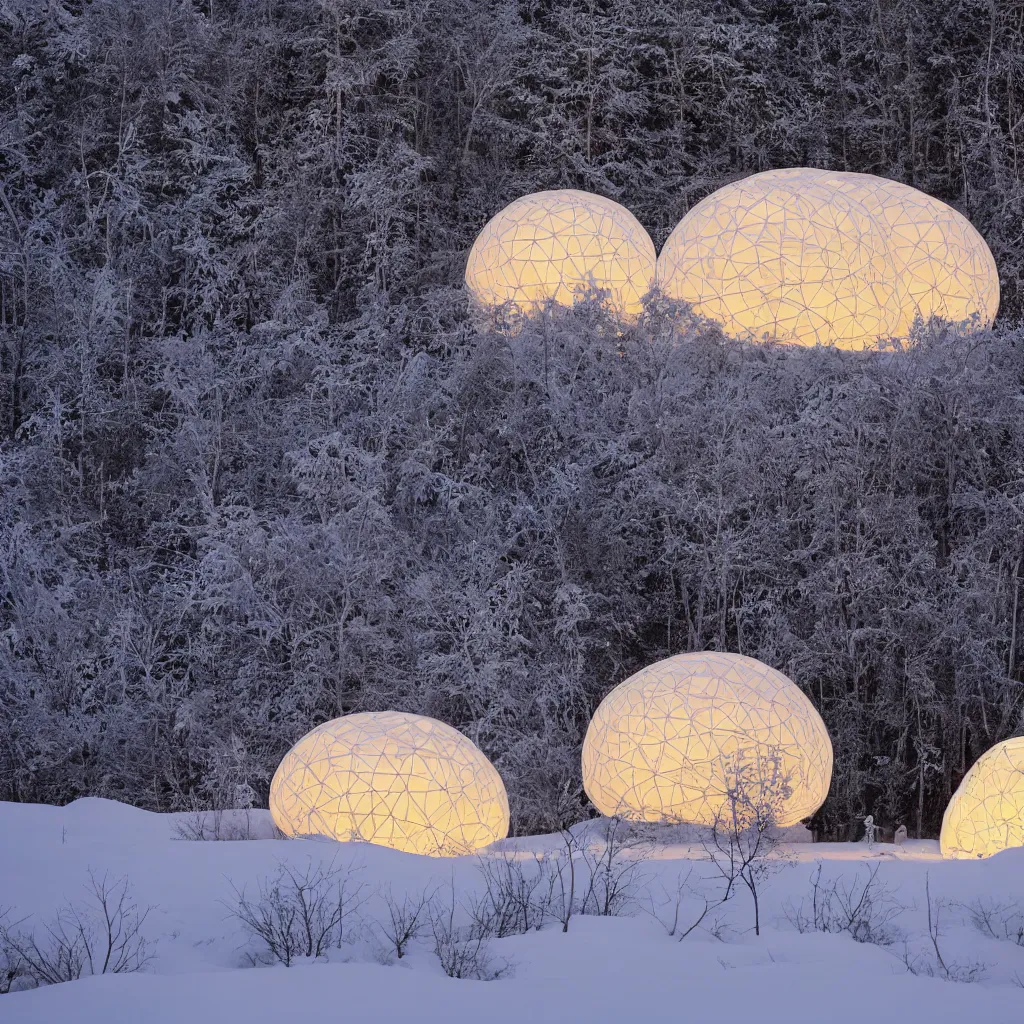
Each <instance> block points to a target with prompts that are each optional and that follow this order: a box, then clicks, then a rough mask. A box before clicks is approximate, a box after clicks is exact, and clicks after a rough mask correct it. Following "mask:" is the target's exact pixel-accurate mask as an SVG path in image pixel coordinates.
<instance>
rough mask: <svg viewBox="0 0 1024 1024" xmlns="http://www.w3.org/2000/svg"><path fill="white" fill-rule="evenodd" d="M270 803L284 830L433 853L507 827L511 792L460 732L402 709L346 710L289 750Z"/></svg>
mask: <svg viewBox="0 0 1024 1024" xmlns="http://www.w3.org/2000/svg"><path fill="white" fill-rule="evenodd" d="M270 812H271V815H272V817H273V819H274V822H275V823H276V824H277V827H278V828H280V829H281V831H282V832H284V833H285V834H286V835H290V836H301V835H322V836H328V837H331V838H333V839H338V840H340V841H342V842H347V841H350V840H363V841H365V842H369V843H376V844H378V845H380V846H390V847H392V848H393V849H396V850H405V851H406V852H409V853H422V854H427V855H428V856H432V857H446V856H459V855H461V854H465V853H471V852H473V851H474V850H478V849H480V848H481V847H484V846H487V845H488V844H489V843H493V842H494V841H495V840H496V839H503V838H504V837H505V836H506V835H508V825H509V814H508V797H507V795H506V793H505V786H504V783H503V782H502V781H501V776H500V775H498V772H497V771H496V770H495V768H494V766H493V765H492V764H491V763H490V761H488V760H487V758H486V757H485V756H484V755H483V753H481V751H480V750H479V749H478V748H477V747H476V746H475V745H474V744H473V743H472V742H471V741H470V740H468V739H467V738H466V737H465V736H463V735H462V733H460V732H457V731H456V730H455V729H453V728H451V726H448V725H445V724H444V723H443V722H438V721H436V720H435V719H433V718H425V717H423V716H421V715H410V714H405V713H403V712H399V711H380V712H367V713H363V714H357V715H346V716H345V717H343V718H336V719H334V720H333V721H330V722H325V723H324V724H323V725H320V726H318V727H317V728H316V729H313V730H312V732H309V733H307V734H306V735H305V736H303V737H302V739H301V740H299V742H298V743H296V744H295V746H294V747H292V749H291V750H290V751H289V752H288V753H287V754H286V755H285V757H284V760H283V761H282V762H281V764H280V766H279V767H278V769H277V772H276V773H275V774H274V779H273V782H272V783H271V786H270Z"/></svg>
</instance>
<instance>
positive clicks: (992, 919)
mask: <svg viewBox="0 0 1024 1024" xmlns="http://www.w3.org/2000/svg"><path fill="white" fill-rule="evenodd" d="M967 910H968V912H969V913H970V916H971V921H972V922H973V924H974V927H975V928H977V929H978V931H979V932H981V933H982V934H983V935H987V936H989V938H992V939H998V940H999V941H1000V942H1012V943H1014V944H1015V945H1017V946H1024V910H1022V909H1021V905H1020V904H1019V903H991V902H988V901H985V900H978V901H977V902H976V903H972V904H971V905H970V906H968V907H967Z"/></svg>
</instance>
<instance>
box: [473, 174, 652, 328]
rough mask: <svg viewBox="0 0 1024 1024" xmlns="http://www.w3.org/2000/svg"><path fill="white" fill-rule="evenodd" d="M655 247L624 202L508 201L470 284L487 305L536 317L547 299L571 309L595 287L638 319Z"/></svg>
mask: <svg viewBox="0 0 1024 1024" xmlns="http://www.w3.org/2000/svg"><path fill="white" fill-rule="evenodd" d="M655 263H656V253H655V249H654V243H653V242H652V241H651V239H650V237H649V236H648V234H647V232H646V231H645V230H644V229H643V227H642V226H641V225H640V222H639V221H638V220H637V219H636V218H635V217H634V216H633V215H632V214H631V213H630V212H629V210H627V209H626V208H625V207H623V206H620V205H619V204H618V203H615V202H612V200H610V199H605V198H603V197H602V196H596V195H591V194H590V193H589V192H578V191H575V190H573V189H561V190H557V191H551V192H535V193H533V194H532V195H527V196H523V197H522V198H520V199H517V200H515V202H513V203H510V204H509V205H508V206H506V207H505V209H503V210H502V211H501V212H500V213H498V214H496V215H495V216H494V217H492V218H491V220H490V221H488V223H487V224H486V226H485V227H484V229H483V231H481V232H480V234H479V236H478V237H477V240H476V242H475V243H474V244H473V248H472V250H471V251H470V254H469V260H468V262H467V264H466V285H467V287H468V288H469V290H470V292H471V293H472V295H473V297H474V298H475V300H476V301H477V302H478V303H479V304H480V305H481V306H484V307H495V306H502V305H505V304H506V303H509V304H511V305H512V306H513V307H514V308H515V309H516V310H518V311H519V312H521V313H530V312H534V311H535V310H537V309H539V308H542V307H543V306H544V305H545V304H547V303H548V302H555V303H558V304H560V305H564V306H571V305H572V304H573V303H574V302H575V301H576V300H577V299H578V298H579V296H580V295H581V294H583V293H585V292H586V291H587V290H588V289H589V288H596V289H599V290H601V291H603V292H606V293H607V298H608V301H609V303H610V305H611V306H612V307H613V308H614V309H615V310H617V311H618V312H619V313H622V314H625V315H635V314H637V313H639V312H640V310H641V309H642V301H641V300H642V299H643V297H644V295H646V294H647V292H648V291H650V289H651V285H652V284H653V281H654V270H655Z"/></svg>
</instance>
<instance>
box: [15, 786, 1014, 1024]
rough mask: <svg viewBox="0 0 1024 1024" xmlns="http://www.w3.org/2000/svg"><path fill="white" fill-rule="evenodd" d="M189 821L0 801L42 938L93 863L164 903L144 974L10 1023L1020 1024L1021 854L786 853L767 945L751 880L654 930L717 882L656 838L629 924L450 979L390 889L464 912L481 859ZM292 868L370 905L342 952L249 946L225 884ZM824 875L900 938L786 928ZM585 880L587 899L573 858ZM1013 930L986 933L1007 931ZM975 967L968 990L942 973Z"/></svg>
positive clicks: (77, 991)
mask: <svg viewBox="0 0 1024 1024" xmlns="http://www.w3.org/2000/svg"><path fill="white" fill-rule="evenodd" d="M208 824H209V825H211V826H212V824H213V823H212V822H209V823H208ZM192 825H193V822H192V820H191V819H190V818H189V817H188V816H181V815H157V814H150V813H147V812H144V811H138V810H135V809H133V808H131V807H127V806H124V805H121V804H117V803H113V802H110V801H104V800H94V799H88V800H79V801H77V802H75V803H74V804H71V805H70V806H68V807H64V808H56V807H44V806H34V805H18V804H0V835H2V836H3V841H2V843H0V878H2V879H3V884H2V888H0V906H13V908H14V910H13V911H12V912H11V913H10V914H8V918H7V920H8V922H10V921H13V920H19V919H25V920H24V921H23V923H22V925H21V926H20V927H21V929H22V931H23V932H24V931H25V930H28V929H32V928H33V927H34V928H35V929H36V930H37V934H39V935H42V934H43V932H42V929H43V925H44V924H45V922H46V921H47V920H49V919H51V918H52V916H53V915H54V913H56V911H57V910H58V909H59V908H60V907H61V906H64V905H66V904H67V902H68V901H69V900H70V901H82V900H84V899H85V896H86V893H85V889H84V885H85V883H86V882H87V881H88V878H89V873H90V871H91V872H92V873H93V875H94V876H97V877H102V876H103V875H104V874H105V875H106V877H107V878H108V879H109V880H116V879H119V878H122V877H127V878H128V879H129V880H130V883H131V887H132V893H133V896H134V898H135V900H136V901H137V903H138V904H139V905H140V906H143V907H145V906H152V907H153V909H152V911H151V912H150V914H149V916H148V917H147V919H146V920H145V922H144V931H145V934H146V936H147V938H148V939H149V940H150V941H151V943H152V949H153V952H154V957H153V959H152V960H151V962H150V963H149V964H148V965H147V967H146V969H145V970H144V971H143V972H141V973H134V974H118V975H105V976H102V977H87V978H84V979H82V980H80V981H75V982H69V983H65V984H59V985H50V986H45V987H42V988H37V989H33V990H29V991H20V992H14V993H11V994H9V995H5V996H0V1021H11V1022H18V1024H22V1022H24V1024H29V1022H33V1024H56V1022H82V1024H87V1022H103V1024H119V1022H136V1021H138V1022H144V1024H172V1022H173V1024H178V1022H186V1021H187V1022H190V1024H205V1022H214V1021H216V1022H223V1021H240V1022H245V1024H258V1022H264V1021H266V1022H271V1021H273V1022H275V1024H278V1022H280V1021H295V1020H300V1019H303V1018H307V1019H310V1020H314V1019H315V1020H321V1021H328V1020H330V1021H344V1022H348V1021H352V1022H356V1021H358V1022H364V1021H365V1022H384V1021H416V1020H418V1021H446V1022H453V1024H458V1022H463V1021H465V1022H477V1021H486V1022H488V1024H505V1022H509V1024H511V1022H513V1021H514V1022H516V1024H537V1022H547V1021H552V1022H554V1021H558V1022H560V1024H565V1022H573V1021H617V1020H653V1021H679V1022H704V1021H709V1022H726V1021H743V1022H744V1024H749V1022H751V1021H786V1022H798V1021H807V1022H810V1021H814V1022H823V1021H836V1022H839V1021H857V1022H864V1021H872V1020H904V1021H915V1022H916V1021H931V1022H934V1021H958V1022H959V1021H964V1020H979V1021H984V1022H985V1024H1003V1022H1005V1024H1010V1022H1014V1024H1020V1022H1024V987H1022V986H1024V945H1020V944H1018V941H1017V940H1016V933H1015V931H1014V928H1015V925H1014V922H1015V921H1016V920H1017V919H1016V918H1014V917H1013V914H1014V911H1013V910H1012V909H1010V908H1011V906H1012V905H1014V904H1016V905H1017V906H1018V907H1019V911H1018V913H1019V914H1021V915H1024V850H1016V851H1009V852H1007V853H1004V854H1001V855H999V856H997V857H993V858H991V859H989V860H985V861H979V862H963V861H958V862H944V861H942V860H941V859H940V858H939V855H938V848H937V844H936V843H932V842H911V843H909V844H908V845H907V846H905V847H903V848H901V849H899V850H897V849H895V848H894V847H892V846H887V845H882V844H879V845H877V846H874V847H872V848H868V847H867V846H865V845H862V844H858V845H854V844H817V845H812V844H807V843H800V844H787V845H784V846H782V847H780V848H779V850H778V851H777V854H779V855H781V856H780V858H779V860H778V863H777V864H776V865H775V870H774V873H771V874H770V876H769V877H768V878H767V879H766V880H765V881H764V882H763V884H762V894H761V921H762V929H761V935H760V936H755V935H754V934H753V931H752V920H753V919H752V903H751V900H750V897H749V894H748V893H747V892H746V890H741V891H740V892H738V894H737V895H736V896H735V897H734V898H733V899H731V900H729V901H728V902H727V903H726V904H724V905H723V906H722V907H720V908H719V909H718V910H717V911H713V912H712V913H710V914H709V915H708V917H707V918H706V919H705V920H704V922H702V926H701V927H699V928H697V929H695V930H694V931H693V932H692V933H691V934H690V935H689V936H687V937H686V938H685V939H684V940H683V941H677V940H676V938H674V937H670V936H669V934H668V931H667V928H666V926H665V924H664V923H662V922H670V919H671V917H672V915H673V914H674V909H675V901H676V893H677V891H678V889H679V885H678V882H679V880H680V879H681V878H685V877H686V876H687V873H688V872H690V874H689V879H688V883H687V884H688V886H689V888H688V889H686V890H684V892H683V899H682V901H681V903H680V923H681V924H683V925H687V924H689V923H690V922H691V921H692V920H693V918H694V917H695V916H696V914H697V913H698V911H699V909H700V907H701V906H702V905H703V904H702V900H701V894H704V895H706V896H707V897H708V898H713V897H714V895H715V893H716V892H718V891H719V889H720V886H719V884H718V882H717V881H716V880H715V878H714V869H713V866H712V865H710V864H709V863H708V862H707V861H706V859H705V857H704V852H703V850H702V848H701V846H700V845H699V844H697V843H693V842H680V841H678V839H679V837H678V835H675V836H673V835H666V836H662V837H661V841H660V842H658V843H657V844H656V845H655V846H653V847H638V848H637V849H636V850H631V851H627V852H625V853H624V854H623V855H622V859H621V860H620V861H617V866H618V864H626V863H627V862H631V863H635V865H636V866H635V869H634V871H633V874H632V876H631V877H627V882H629V883H630V884H631V886H632V892H631V893H630V900H629V903H628V906H627V907H626V908H625V909H626V910H627V911H628V914H627V916H619V917H599V916H583V915H577V916H575V917H573V918H572V919H571V921H570V922H569V929H568V932H566V933H563V931H562V925H561V923H560V922H558V921H553V920H552V921H549V922H548V924H547V925H546V926H545V927H544V928H542V929H541V930H540V931H531V932H529V933H527V934H522V935H513V936H510V937H506V938H501V939H494V940H491V941H490V943H489V955H490V956H491V958H492V962H493V963H494V964H502V963H505V964H507V965H509V968H510V969H509V972H508V973H506V974H505V975H504V976H502V977H500V978H498V979H497V980H491V981H480V980H468V979H465V978H450V977H447V976H446V975H445V974H444V972H443V970H442V968H441V965H440V962H439V960H438V958H437V956H436V955H435V952H434V940H433V937H432V935H431V932H430V929H426V930H425V931H424V932H423V933H422V934H421V935H420V936H419V937H418V938H416V939H415V940H414V941H413V942H412V944H411V946H410V951H409V953H408V955H406V956H404V957H403V958H402V959H401V960H397V959H396V958H395V957H394V956H392V957H390V958H389V957H388V956H387V940H386V938H384V936H383V932H382V930H381V923H382V922H383V921H385V919H386V917H387V913H388V908H387V903H386V900H385V894H390V896H391V900H392V903H394V904H396V905H397V904H399V903H401V902H402V900H403V899H404V896H405V895H406V894H409V895H410V896H411V897H412V900H413V902H416V901H418V900H419V899H420V897H421V895H422V894H423V893H425V892H432V893H434V894H435V895H434V899H435V910H436V908H440V907H443V906H445V905H447V902H450V901H451V894H452V893H453V892H454V894H455V900H456V904H457V905H456V914H457V915H461V914H462V913H463V909H462V908H463V907H465V906H470V905H471V904H472V902H473V897H474V895H479V893H480V892H481V891H482V882H481V878H482V876H481V870H480V862H479V860H478V859H477V858H472V857H468V858H460V859H457V860H431V859H428V858H422V857H416V856H411V855H405V854H400V853H396V852H394V851H391V850H386V849H382V848H378V847H371V846H366V845H362V844H360V845H354V844H334V843H329V842H320V841H312V840H303V841H290V842H286V841H283V840H280V839H275V838H271V837H272V835H273V829H272V827H271V825H270V823H269V821H268V820H267V817H266V812H260V811H255V812H251V813H250V814H249V815H248V819H247V820H246V816H245V815H243V814H242V813H241V812H235V813H234V816H233V817H231V816H229V817H228V818H225V819H224V820H222V821H220V822H218V823H217V825H218V828H219V830H220V832H221V834H231V833H232V832H235V833H240V832H242V831H246V832H247V833H248V835H250V836H254V837H260V836H266V837H267V838H250V839H249V840H247V841H236V842H216V841H205V842H204V841H194V840H193V841H190V840H187V839H182V838H181V837H180V833H182V832H184V833H186V834H188V833H189V832H190V830H191V831H192V832H193V834H194V829H193V828H192ZM595 843H596V840H595ZM499 845H504V848H505V853H506V854H508V855H510V856H515V857H518V858H520V859H521V860H522V861H523V863H524V864H525V865H526V867H527V868H531V867H533V866H534V864H535V862H534V860H533V858H532V854H533V853H548V854H549V855H550V854H552V853H553V852H554V851H556V850H559V849H561V848H562V845H563V840H562V839H561V837H559V836H542V837H537V838H535V839H518V840H509V841H507V842H506V844H499ZM592 848H593V849H594V850H597V849H598V846H597V845H595V846H593V847H592ZM281 863H284V864H287V865H290V866H292V867H293V868H295V869H297V870H299V871H300V872H306V871H307V870H308V869H309V867H310V866H311V864H312V865H313V866H314V867H315V866H316V865H317V864H324V865H329V864H332V863H333V865H334V866H335V867H336V868H339V867H340V868H345V869H348V870H349V880H350V891H352V890H353V889H354V888H355V887H356V886H358V885H359V884H360V883H361V884H362V889H361V890H360V892H359V897H358V899H364V898H365V902H363V903H362V906H361V907H360V908H359V909H358V911H356V912H354V913H353V914H352V915H351V916H350V917H349V918H348V919H347V921H346V935H345V938H344V941H343V943H342V946H341V947H340V948H332V949H331V952H330V955H329V957H328V958H327V959H326V960H324V961H319V962H309V961H303V962H301V963H299V964H297V965H295V966H292V967H290V968H286V967H283V966H273V967H264V966H260V967H255V968H254V967H251V966H249V964H248V960H247V956H246V954H247V953H259V951H260V946H259V944H258V943H257V942H255V941H254V940H253V939H252V938H251V936H249V935H248V934H247V933H246V931H245V929H244V928H243V926H242V925H241V923H240V922H239V921H238V919H237V918H236V917H234V916H232V913H231V911H232V908H233V906H234V898H235V897H234V890H235V889H238V890H241V889H242V888H244V889H245V891H246V893H247V894H249V895H250V896H252V895H254V894H255V893H256V890H257V887H258V884H259V882H260V880H261V879H265V878H267V877H269V876H272V875H273V874H274V873H275V872H276V871H277V870H278V868H279V866H280V864H281ZM819 865H821V869H822V870H821V880H822V882H824V883H825V886H826V887H827V886H828V885H829V884H830V881H834V880H837V879H838V880H839V884H840V888H841V889H843V888H845V889H849V887H850V886H851V885H854V884H855V883H856V882H857V881H858V880H859V881H860V882H863V880H864V879H865V878H867V875H868V872H869V871H870V870H871V868H872V867H873V866H875V865H877V866H878V868H879V870H878V875H877V878H876V884H878V883H880V884H882V885H884V887H885V889H886V890H887V891H888V893H889V897H888V898H887V899H886V898H883V899H882V900H881V901H880V907H879V913H880V912H881V910H882V909H886V908H887V909H888V910H889V911H890V912H891V913H892V914H893V915H894V916H893V918H892V920H891V921H890V922H889V923H888V925H883V924H882V922H880V921H879V920H877V919H876V920H875V922H874V924H875V925H876V926H880V927H882V928H883V930H887V931H888V936H887V938H888V939H889V940H890V941H889V944H888V945H878V944H874V943H871V942H858V941H855V939H854V938H853V937H851V936H850V935H849V934H846V933H843V934H823V933H821V932H818V931H813V930H812V931H805V932H804V933H801V932H800V931H798V929H797V928H796V927H795V926H794V924H793V920H794V919H795V918H796V917H797V916H798V911H799V908H800V905H801V901H804V903H803V912H804V914H805V916H807V915H811V908H810V907H809V905H808V902H807V901H809V900H810V897H811V891H812V889H811V878H812V876H813V875H815V874H816V873H817V870H818V867H819ZM579 868H580V871H579V877H578V879H577V884H578V886H579V887H580V888H583V887H585V881H584V879H585V876H586V870H585V868H584V866H583V863H582V861H581V863H580V865H579ZM617 869H618V867H616V870H617ZM926 878H927V883H928V887H929V891H930V895H931V906H932V914H933V923H934V919H935V916H936V915H938V943H939V951H938V956H941V958H942V959H941V962H940V960H939V959H938V956H937V955H936V950H935V947H934V945H933V943H932V942H931V940H930V939H929V934H928V915H927V910H928V901H927V900H926V897H925V884H926ZM854 895H856V890H855V891H854ZM979 907H987V908H989V909H999V910H1000V911H1001V914H1000V915H998V916H999V920H1004V921H1007V922H1009V924H1008V927H1007V929H1006V930H1007V933H1008V934H1007V937H1001V938H994V937H992V935H985V934H983V933H982V931H980V930H979V928H978V927H977V926H976V924H975V923H974V921H973V920H972V917H974V916H976V913H974V914H972V910H973V911H975V912H976V911H977V909H978V908H979ZM658 918H661V921H659V920H658ZM1020 923H1021V926H1024V916H1021V917H1020ZM1001 928H1002V925H1000V924H999V923H998V921H996V931H997V932H998V933H999V934H1002V933H1001V932H1000V929H1001ZM862 937H863V930H862ZM1021 941H1024V940H1021ZM389 959H390V960H391V962H390V963H388V962H387V961H388V960H389ZM905 960H909V961H910V962H911V963H912V964H913V965H914V966H915V968H916V969H917V971H918V973H917V974H914V973H912V972H910V971H909V970H908V968H907V966H906V964H905V962H904V961H905ZM381 961H384V962H381ZM943 965H944V966H943ZM929 971H930V972H931V973H932V974H933V975H935V976H928V972H929ZM972 973H973V976H974V977H975V978H976V979H977V980H975V981H974V982H973V983H963V982H956V981H950V980H946V978H945V977H943V975H944V974H952V975H955V976H957V977H965V976H967V975H969V974H972Z"/></svg>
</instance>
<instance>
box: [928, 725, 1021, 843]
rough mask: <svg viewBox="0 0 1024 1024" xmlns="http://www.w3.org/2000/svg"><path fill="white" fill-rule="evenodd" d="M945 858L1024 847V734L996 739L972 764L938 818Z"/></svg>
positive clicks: (940, 840) (940, 839)
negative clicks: (940, 818) (940, 817)
mask: <svg viewBox="0 0 1024 1024" xmlns="http://www.w3.org/2000/svg"><path fill="white" fill-rule="evenodd" d="M939 845H940V846H941V848H942V856H943V857H952V858H957V859H960V858H968V857H971V858H973V857H991V856H992V855H993V854H995V853H999V852H1000V851H1001V850H1006V849H1009V848H1010V847H1015V846H1024V736H1018V737H1017V738H1016V739H1011V740H1006V741H1005V742H1003V743H997V744H996V745H995V746H994V747H992V748H991V749H989V750H987V751H986V752H985V753H984V754H982V755H981V757H979V758H978V760H977V761H975V763H974V764H973V765H972V767H971V770H970V771H969V772H968V773H967V774H966V775H965V776H964V779H963V782H961V783H960V785H959V787H958V788H957V791H956V792H955V793H954V794H953V797H952V799H951V800H950V801H949V806H948V807H947V808H946V813H945V814H944V815H943V817H942V832H941V833H940V835H939Z"/></svg>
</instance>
